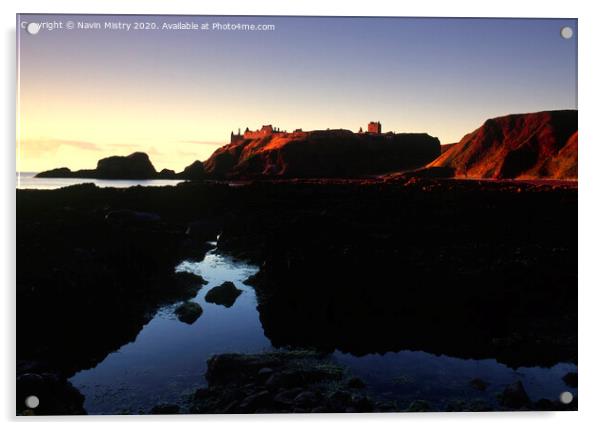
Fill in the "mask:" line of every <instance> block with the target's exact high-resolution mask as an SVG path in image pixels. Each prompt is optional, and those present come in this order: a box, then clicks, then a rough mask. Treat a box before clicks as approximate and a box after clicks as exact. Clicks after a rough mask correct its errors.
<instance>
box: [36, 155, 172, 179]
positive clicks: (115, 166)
mask: <svg viewBox="0 0 602 430" xmlns="http://www.w3.org/2000/svg"><path fill="white" fill-rule="evenodd" d="M172 174H173V176H172ZM36 177H39V178H94V179H131V180H136V179H138V180H145V179H175V173H173V171H172V170H168V169H163V170H162V171H161V173H157V171H156V170H155V167H154V166H153V163H151V161H150V158H149V157H148V155H147V154H145V153H144V152H134V153H133V154H130V155H127V156H119V155H114V156H111V157H107V158H103V159H101V160H99V161H98V163H97V165H96V169H82V170H76V171H71V170H69V169H68V168H66V167H62V168H60V169H53V170H48V171H46V172H40V173H38V174H37V175H36Z"/></svg>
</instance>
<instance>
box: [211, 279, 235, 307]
mask: <svg viewBox="0 0 602 430" xmlns="http://www.w3.org/2000/svg"><path fill="white" fill-rule="evenodd" d="M241 293H242V290H239V289H238V288H236V286H235V285H234V283H232V282H230V281H226V282H224V283H223V284H221V285H219V286H217V287H213V288H212V289H210V290H209V292H208V293H207V295H206V296H205V300H206V301H207V302H209V303H215V304H217V305H222V306H225V307H227V308H229V307H231V306H232V305H233V304H234V302H235V301H236V299H237V298H238V296H240V295H241Z"/></svg>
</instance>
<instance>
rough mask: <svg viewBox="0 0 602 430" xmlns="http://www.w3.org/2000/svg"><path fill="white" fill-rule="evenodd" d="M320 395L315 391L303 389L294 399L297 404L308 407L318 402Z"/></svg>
mask: <svg viewBox="0 0 602 430" xmlns="http://www.w3.org/2000/svg"><path fill="white" fill-rule="evenodd" d="M318 400H319V397H318V395H317V394H316V393H315V392H313V391H302V392H301V393H299V394H298V395H297V396H296V397H295V400H294V403H295V406H298V407H301V408H308V407H310V406H314V405H315V404H316V403H318Z"/></svg>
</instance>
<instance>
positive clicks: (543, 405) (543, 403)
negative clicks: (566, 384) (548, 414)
mask: <svg viewBox="0 0 602 430" xmlns="http://www.w3.org/2000/svg"><path fill="white" fill-rule="evenodd" d="M533 409H535V410H536V411H554V410H558V407H557V405H556V404H555V403H554V402H553V401H551V400H550V399H539V400H538V401H536V402H535V403H534V404H533Z"/></svg>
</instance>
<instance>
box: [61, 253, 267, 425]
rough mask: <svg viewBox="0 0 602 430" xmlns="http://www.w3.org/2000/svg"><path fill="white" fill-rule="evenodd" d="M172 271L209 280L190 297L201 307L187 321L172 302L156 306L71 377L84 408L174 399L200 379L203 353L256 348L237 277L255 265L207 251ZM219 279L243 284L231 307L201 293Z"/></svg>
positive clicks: (257, 336)
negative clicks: (126, 337) (116, 345)
mask: <svg viewBox="0 0 602 430" xmlns="http://www.w3.org/2000/svg"><path fill="white" fill-rule="evenodd" d="M176 270H177V271H188V272H192V273H196V274H201V275H202V276H203V277H204V278H205V279H206V280H207V281H209V284H207V285H206V286H204V287H203V288H202V289H201V290H200V291H199V293H198V295H197V296H196V297H195V298H194V299H193V301H194V302H197V303H198V304H200V305H201V307H202V308H203V314H202V316H201V317H200V318H199V319H198V320H197V321H195V322H194V323H193V324H190V325H189V324H185V323H182V322H180V321H179V320H178V319H177V317H176V316H175V315H174V309H175V308H176V307H177V304H175V305H171V306H166V307H164V308H162V309H161V310H160V311H159V312H158V313H157V315H155V317H154V318H153V319H152V320H151V321H150V322H149V323H148V324H147V325H146V326H145V327H144V328H143V329H142V330H141V332H140V333H139V334H138V336H137V338H136V340H135V341H134V342H132V343H129V344H127V345H124V346H123V347H121V348H120V349H119V350H118V351H115V352H114V353H112V354H110V355H109V356H108V357H107V358H106V359H105V360H104V361H103V362H102V363H100V364H99V365H98V366H96V367H95V368H94V369H90V370H84V371H81V372H79V373H77V374H76V375H75V376H73V378H71V382H72V383H73V384H74V385H75V386H76V387H77V388H78V389H79V390H80V391H81V392H82V394H84V395H85V396H86V401H85V405H84V407H85V408H86V410H87V411H88V413H97V414H109V413H120V412H131V413H137V412H147V411H148V410H149V409H150V408H152V407H153V406H154V405H156V404H157V403H163V402H164V403H179V402H181V401H182V400H183V398H184V397H185V396H186V395H187V394H190V393H192V392H193V391H194V390H195V389H196V388H198V387H200V386H201V385H203V384H204V382H205V381H204V374H205V366H206V361H207V358H208V357H209V356H211V355H213V354H217V353H223V352H234V351H236V352H258V351H261V350H264V349H267V348H269V347H270V343H269V341H268V340H267V339H266V338H265V337H264V335H263V330H262V328H261V325H260V323H259V318H258V314H257V310H256V305H257V303H256V297H255V293H254V291H253V289H252V288H250V287H248V286H246V285H245V284H243V283H242V281H243V280H245V279H246V278H248V277H249V276H250V275H252V274H253V273H255V272H256V271H257V268H256V267H255V266H252V265H248V264H245V263H242V262H239V261H234V260H232V259H230V258H228V257H224V256H221V255H218V254H216V253H215V252H214V251H212V252H209V253H208V254H207V256H206V257H205V259H204V261H202V262H200V263H199V262H189V261H187V262H184V263H182V264H181V265H180V266H178V268H177V269H176ZM224 281H232V282H234V284H235V285H236V287H237V288H239V289H241V290H243V293H242V294H241V295H240V296H239V297H238V299H237V300H236V302H235V303H234V305H233V306H232V307H231V308H224V307H223V306H219V305H215V304H211V303H207V302H206V301H205V294H206V293H207V291H209V289H211V288H212V287H214V286H216V285H219V284H221V283H222V282H224Z"/></svg>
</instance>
